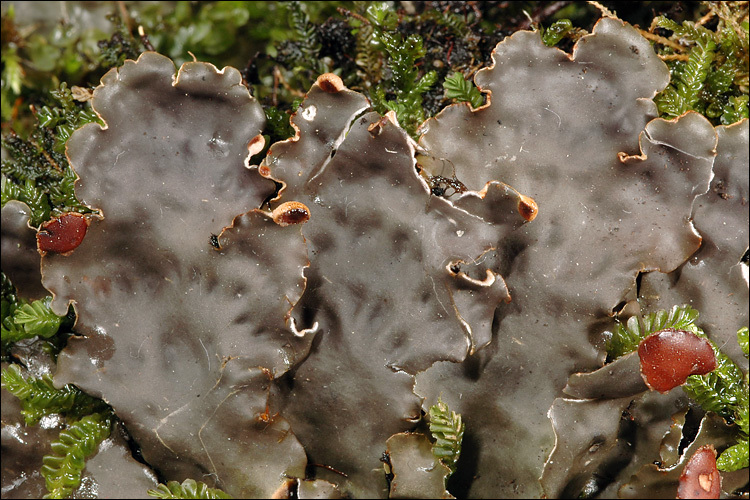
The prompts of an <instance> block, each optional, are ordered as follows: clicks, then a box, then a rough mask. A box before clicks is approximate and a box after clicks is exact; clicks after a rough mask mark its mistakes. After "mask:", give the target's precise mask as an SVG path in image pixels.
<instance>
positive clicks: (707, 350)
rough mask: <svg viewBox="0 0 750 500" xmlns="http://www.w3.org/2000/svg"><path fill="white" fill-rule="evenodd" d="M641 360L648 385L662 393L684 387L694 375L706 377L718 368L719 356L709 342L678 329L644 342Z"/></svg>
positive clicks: (656, 335)
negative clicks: (717, 359) (717, 356)
mask: <svg viewBox="0 0 750 500" xmlns="http://www.w3.org/2000/svg"><path fill="white" fill-rule="evenodd" d="M638 356H639V357H640V358H641V376H642V377H643V380H645V382H646V385H647V386H648V387H649V388H650V389H653V390H656V391H659V392H662V393H663V392H668V391H670V390H672V389H673V388H675V387H677V386H679V385H682V384H684V383H685V380H687V378H688V377H689V376H690V375H705V374H706V373H708V372H711V371H713V370H714V369H715V368H716V356H715V355H714V351H713V349H712V348H711V344H709V342H708V341H707V340H706V339H703V338H701V337H699V336H697V335H696V334H694V333H692V332H688V331H686V330H676V329H674V328H666V329H664V330H661V331H658V332H655V333H653V334H651V335H649V336H648V337H646V338H645V339H643V340H642V341H641V343H640V345H639V346H638Z"/></svg>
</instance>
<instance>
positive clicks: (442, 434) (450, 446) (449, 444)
mask: <svg viewBox="0 0 750 500" xmlns="http://www.w3.org/2000/svg"><path fill="white" fill-rule="evenodd" d="M430 432H431V433H432V437H433V439H435V444H434V445H433V446H432V454H433V455H435V457H437V458H438V459H440V461H441V462H442V463H443V464H445V465H446V466H447V467H448V468H449V469H450V471H451V472H450V473H451V474H453V473H454V472H456V463H457V462H458V459H459V458H460V457H461V441H462V440H463V437H464V423H463V421H462V420H461V415H459V414H457V413H456V412H455V411H451V410H450V408H448V405H446V404H445V403H443V401H442V400H441V399H440V398H438V402H437V404H435V405H432V406H431V407H430ZM449 475H450V474H449Z"/></svg>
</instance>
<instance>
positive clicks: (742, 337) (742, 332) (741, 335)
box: [737, 326, 750, 358]
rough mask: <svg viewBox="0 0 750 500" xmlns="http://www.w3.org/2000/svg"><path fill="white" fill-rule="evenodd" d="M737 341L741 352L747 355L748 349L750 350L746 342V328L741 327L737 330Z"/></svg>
mask: <svg viewBox="0 0 750 500" xmlns="http://www.w3.org/2000/svg"><path fill="white" fill-rule="evenodd" d="M737 343H738V344H739V345H740V348H741V349H742V352H743V353H745V357H746V358H747V357H748V354H750V353H748V351H750V345H749V342H748V328H747V327H746V326H745V327H742V328H740V329H739V330H738V331H737Z"/></svg>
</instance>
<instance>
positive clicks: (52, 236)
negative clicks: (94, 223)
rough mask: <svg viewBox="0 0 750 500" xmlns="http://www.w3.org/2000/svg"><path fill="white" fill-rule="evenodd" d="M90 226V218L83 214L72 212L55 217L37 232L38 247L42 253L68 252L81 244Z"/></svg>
mask: <svg viewBox="0 0 750 500" xmlns="http://www.w3.org/2000/svg"><path fill="white" fill-rule="evenodd" d="M88 227H89V222H88V220H87V219H86V217H84V216H83V215H81V214H77V213H73V212H70V213H66V214H62V215H61V216H60V217H54V218H52V220H50V221H48V222H45V223H44V224H43V225H42V228H41V229H40V230H39V232H38V233H37V235H36V242H37V248H38V249H39V252H40V253H41V254H42V255H44V254H45V253H47V252H55V253H61V254H68V253H70V252H72V251H73V250H75V249H76V248H77V247H78V245H80V244H81V242H82V241H83V237H84V236H86V230H87V229H88Z"/></svg>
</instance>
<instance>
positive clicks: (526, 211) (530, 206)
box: [518, 195, 539, 222]
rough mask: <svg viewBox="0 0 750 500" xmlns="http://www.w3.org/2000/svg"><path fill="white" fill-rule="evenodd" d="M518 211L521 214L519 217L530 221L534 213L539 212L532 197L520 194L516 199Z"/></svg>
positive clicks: (534, 216) (533, 217) (534, 215)
mask: <svg viewBox="0 0 750 500" xmlns="http://www.w3.org/2000/svg"><path fill="white" fill-rule="evenodd" d="M518 213H519V214H521V217H523V218H524V219H526V220H527V221H529V222H531V221H533V220H534V219H535V218H536V214H538V213H539V206H538V205H537V204H536V201H534V199H533V198H529V197H528V196H525V195H521V199H520V200H518Z"/></svg>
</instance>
